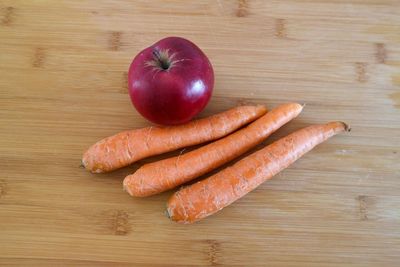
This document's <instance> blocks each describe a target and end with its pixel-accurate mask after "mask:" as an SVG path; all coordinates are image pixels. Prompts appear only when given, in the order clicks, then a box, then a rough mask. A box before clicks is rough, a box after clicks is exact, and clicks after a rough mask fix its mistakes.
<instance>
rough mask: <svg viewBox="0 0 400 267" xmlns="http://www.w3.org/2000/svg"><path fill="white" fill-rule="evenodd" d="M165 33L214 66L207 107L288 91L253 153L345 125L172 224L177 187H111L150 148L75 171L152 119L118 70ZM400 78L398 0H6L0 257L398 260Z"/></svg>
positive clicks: (65, 261) (46, 262)
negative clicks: (288, 107)
mask: <svg viewBox="0 0 400 267" xmlns="http://www.w3.org/2000/svg"><path fill="white" fill-rule="evenodd" d="M166 36H182V37H185V38H188V39H190V40H192V41H193V42H195V43H196V44H198V45H199V46H200V47H201V48H202V49H203V50H204V51H205V53H206V54H207V55H208V56H209V58H210V60H211V62H212V64H213V66H214V70H215V75H216V84H215V90H214V94H213V97H212V99H211V101H210V103H209V104H208V106H207V108H206V109H205V110H204V111H203V112H202V113H201V115H200V116H201V117H202V116H207V115H210V114H213V113H216V112H219V111H223V110H225V109H228V108H230V107H233V106H236V105H238V104H243V103H262V104H265V105H267V106H268V107H269V108H272V107H274V106H276V105H278V104H280V103H283V102H288V101H298V102H301V103H306V104H307V105H306V108H305V110H304V112H303V113H302V114H301V116H300V117H298V118H297V119H296V120H295V121H293V122H291V123H290V124H289V125H287V126H285V127H283V128H282V129H281V130H280V131H279V132H278V133H276V134H275V135H273V136H272V137H271V138H270V139H268V140H267V141H266V142H265V143H264V144H263V145H265V144H267V143H270V142H271V141H273V140H276V139H277V138H279V137H281V136H284V135H285V134H287V133H289V132H291V131H293V130H295V129H299V128H301V127H304V126H306V125H310V124H313V123H324V122H327V121H331V120H343V121H346V122H347V123H348V124H350V125H351V126H352V129H353V130H352V132H351V133H349V134H344V135H340V136H336V137H334V138H333V139H330V140H329V141H328V142H326V143H324V144H322V145H320V146H319V147H317V148H316V149H315V150H313V151H312V152H310V153H309V154H307V155H306V156H304V157H303V158H302V159H300V160H299V161H297V162H296V163H295V164H294V165H292V166H291V167H289V168H288V169H287V170H285V171H283V172H282V173H281V174H279V175H277V176H276V177H275V178H274V179H272V180H271V181H268V182H266V183H265V184H263V185H261V186H260V187H259V188H258V189H257V190H255V191H253V192H252V193H250V194H248V195H247V196H245V197H244V198H242V199H241V200H239V201H237V202H236V203H234V204H233V205H231V206H230V207H228V208H226V209H224V210H223V211H221V212H219V213H218V214H217V215H215V216H212V217H210V218H207V219H205V220H203V221H201V222H199V223H196V224H194V225H179V224H176V223H173V222H171V221H169V220H168V219H167V218H166V217H165V216H164V210H165V202H166V200H167V199H168V197H169V196H170V195H171V192H167V193H165V194H161V195H158V196H154V197H150V198H147V199H134V198H131V197H130V196H128V194H126V193H124V192H123V191H122V186H121V182H122V180H123V178H124V176H125V175H127V174H128V173H130V172H133V171H134V170H135V169H137V168H138V167H139V166H141V165H142V164H143V163H145V162H149V161H154V160H157V159H159V158H160V157H158V158H157V157H155V158H151V159H147V160H143V161H140V162H138V163H136V164H134V165H133V166H130V167H128V168H125V169H122V170H119V171H116V172H114V173H110V174H104V175H94V174H90V173H88V172H86V171H85V170H83V169H81V168H79V164H80V159H81V154H82V152H83V151H84V150H85V149H86V148H87V147H88V146H89V145H91V144H92V143H94V142H95V141H97V140H98V139H100V138H103V137H105V136H108V135H111V134H114V133H117V132H119V131H122V130H126V129H132V128H139V127H143V126H147V125H149V122H147V121H146V120H145V119H143V118H142V117H141V116H140V115H139V114H138V113H137V112H136V111H135V110H134V108H133V107H132V105H131V103H130V100H129V97H128V94H127V85H126V84H127V81H126V76H127V69H128V66H129V64H130V61H131V59H132V58H133V57H134V56H135V55H136V54H137V53H138V52H139V51H140V50H141V49H143V48H144V47H146V46H149V45H151V44H153V43H154V42H156V41H157V40H159V39H161V38H163V37H166ZM399 86H400V2H399V1H398V0H335V1H323V0H307V1H306V0H292V1H256V0H248V1H246V0H240V1H228V0H220V1H190V2H189V1H144V0H143V1H128V0H126V1H122V0H121V1H40V0H36V1H23V0H18V1H14V0H12V1H11V0H1V1H0V157H1V158H0V169H1V175H0V265H4V266H9V265H12V264H16V265H21V266H29V265H37V266H63V265H65V266H67V265H68V266H78V265H79V266H80V265H88V266H111V265H118V266H125V265H126V266H130V265H131V264H136V265H139V266H206V265H225V266H236V265H238V266H255V265H268V266H336V265H347V266H399V264H400V87H399ZM260 147H263V146H259V147H258V148H260ZM253 151H254V150H253ZM178 153H179V151H178ZM175 154H176V153H170V154H168V155H166V156H171V155H175ZM166 156H162V157H166Z"/></svg>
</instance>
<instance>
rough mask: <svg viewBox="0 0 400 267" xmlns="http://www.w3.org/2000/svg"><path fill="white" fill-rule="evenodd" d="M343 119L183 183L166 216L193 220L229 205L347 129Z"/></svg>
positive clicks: (173, 196) (294, 134) (312, 128)
mask: <svg viewBox="0 0 400 267" xmlns="http://www.w3.org/2000/svg"><path fill="white" fill-rule="evenodd" d="M348 129H349V128H348V126H347V125H346V124H344V123H343V122H330V123H328V124H325V125H313V126H309V127H306V128H303V129H301V130H299V131H296V132H294V133H292V134H290V135H288V136H286V137H284V138H282V139H279V140H278V141H276V142H274V143H272V144H271V145H269V146H267V147H265V148H263V149H261V150H259V151H257V152H255V153H253V154H251V155H250V156H248V157H246V158H244V159H242V160H240V161H238V162H237V163H236V164H234V165H232V166H231V167H228V168H226V169H224V170H222V171H220V172H219V173H217V174H215V175H212V176H210V177H209V178H207V179H205V180H202V181H200V182H197V183H195V184H193V185H191V186H188V187H185V188H183V189H181V190H179V191H177V192H176V193H175V194H173V195H172V197H171V198H170V199H169V201H168V204H167V212H168V215H169V217H170V218H171V219H172V220H173V221H176V222H179V223H193V222H195V221H198V220H200V219H202V218H205V217H207V216H209V215H211V214H214V213H216V212H217V211H219V210H221V209H222V208H224V207H226V206H228V205H229V204H231V203H232V202H234V201H235V200H237V199H239V198H241V197H243V196H244V195H246V194H247V193H249V192H250V191H252V190H253V189H255V188H256V187H257V186H259V185H260V184H262V183H263V182H264V181H266V180H268V179H270V178H271V177H273V176H274V175H275V174H277V173H279V172H280V171H282V170H283V169H285V168H286V167H288V166H289V165H290V164H291V163H293V162H294V161H296V160H297V159H298V158H300V157H301V156H302V155H304V154H305V153H307V152H308V151H310V150H311V149H312V148H314V147H315V146H316V145H318V144H320V143H322V142H323V141H325V140H327V139H328V138H330V137H332V136H333V135H335V134H337V133H340V132H343V131H345V130H348Z"/></svg>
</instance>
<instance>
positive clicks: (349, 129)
mask: <svg viewBox="0 0 400 267" xmlns="http://www.w3.org/2000/svg"><path fill="white" fill-rule="evenodd" d="M341 123H342V124H343V125H344V130H345V131H346V132H351V127H350V126H349V125H348V124H346V123H344V122H342V121H341Z"/></svg>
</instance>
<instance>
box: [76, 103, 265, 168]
mask: <svg viewBox="0 0 400 267" xmlns="http://www.w3.org/2000/svg"><path fill="white" fill-rule="evenodd" d="M266 112H267V109H266V108H265V107H264V106H239V107H236V108H232V109H230V110H227V111H225V112H222V113H219V114H216V115H213V116H210V117H208V118H203V119H199V120H195V121H192V122H189V123H187V124H184V125H179V126H170V127H153V126H152V127H147V128H143V129H136V130H130V131H124V132H121V133H118V134H116V135H113V136H111V137H107V138H105V139H103V140H100V141H99V142H97V143H96V144H94V145H93V146H91V147H90V148H89V149H88V150H87V151H86V152H85V153H84V154H83V158H82V165H83V166H84V167H85V168H86V169H87V170H89V171H91V172H95V173H101V172H109V171H113V170H115V169H118V168H121V167H124V166H127V165H129V164H132V163H133V162H135V161H138V160H140V159H143V158H146V157H150V156H154V155H158V154H162V153H165V152H169V151H173V150H176V149H179V148H182V147H187V146H191V145H196V144H200V143H204V142H207V141H211V140H215V139H218V138H220V137H223V136H225V135H227V134H229V133H231V132H233V131H234V130H236V129H238V128H240V127H242V126H243V125H246V124H248V123H249V122H252V121H254V120H255V119H257V118H259V117H260V116H262V115H264V114H265V113H266Z"/></svg>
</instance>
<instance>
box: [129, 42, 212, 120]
mask: <svg viewBox="0 0 400 267" xmlns="http://www.w3.org/2000/svg"><path fill="white" fill-rule="evenodd" d="M213 87H214V71H213V68H212V65H211V63H210V61H209V60H208V58H207V56H206V55H205V54H204V53H203V51H201V50H200V48H198V47H197V46H196V45H195V44H194V43H192V42H190V41H189V40H186V39H184V38H180V37H167V38H165V39H162V40H160V41H158V42H156V43H155V44H153V45H152V46H150V47H147V48H145V49H144V50H143V51H141V52H140V53H139V54H138V55H137V56H136V57H135V58H134V59H133V61H132V63H131V65H130V67H129V72H128V88H129V95H130V98H131V101H132V104H133V105H134V106H135V108H136V110H137V111H138V112H139V113H140V114H141V115H142V116H143V117H145V118H146V119H148V120H149V121H151V122H154V123H156V124H161V125H175V124H182V123H185V122H188V121H189V120H191V119H192V118H193V117H194V116H196V114H198V113H199V112H200V111H202V110H203V109H204V107H205V106H206V105H207V103H208V101H209V100H210V97H211V94H212V90H213Z"/></svg>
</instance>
